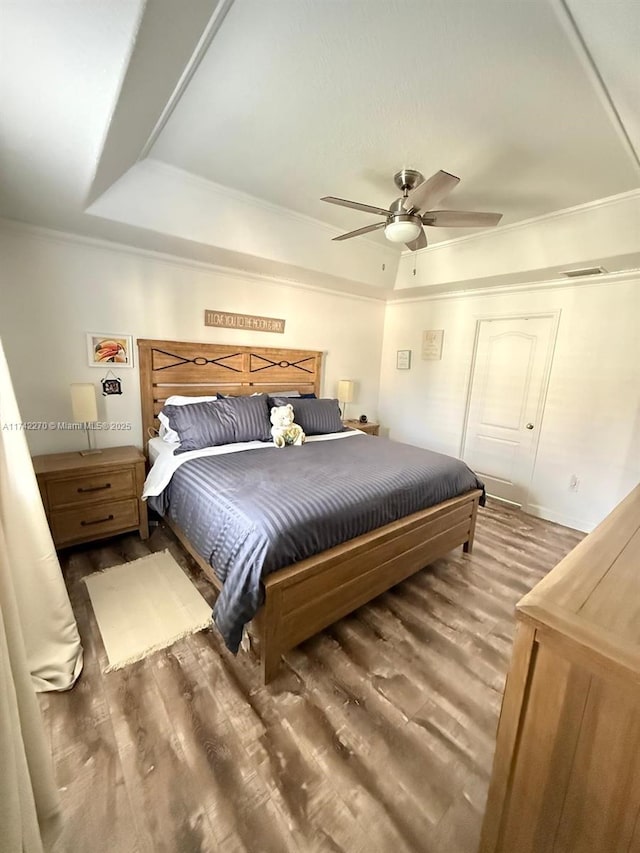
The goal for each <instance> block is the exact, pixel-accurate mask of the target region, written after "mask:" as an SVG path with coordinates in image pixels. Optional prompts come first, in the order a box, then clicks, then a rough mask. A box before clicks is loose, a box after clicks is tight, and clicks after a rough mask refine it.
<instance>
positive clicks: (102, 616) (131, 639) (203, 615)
mask: <svg viewBox="0 0 640 853" xmlns="http://www.w3.org/2000/svg"><path fill="white" fill-rule="evenodd" d="M84 582H85V583H86V585H87V589H88V590H89V597H90V598H91V604H92V605H93V612H94V613H95V617H96V621H97V623H98V627H99V628H100V633H101V634H102V640H103V642H104V647H105V649H106V652H107V657H108V658H109V665H108V667H107V668H106V669H105V672H111V670H114V669H122V667H124V666H127V665H128V664H130V663H135V661H138V660H142V658H144V657H146V656H147V655H149V654H151V653H152V652H156V651H159V650H160V649H166V648H167V646H170V645H171V644H172V643H175V642H176V640H180V639H182V638H183V637H187V636H189V635H190V634H195V633H196V632H197V631H201V630H202V629H203V628H208V627H209V626H210V625H211V607H210V605H208V604H207V602H206V601H205V600H204V598H203V597H202V596H201V595H200V593H199V592H198V590H197V589H196V588H195V587H194V586H193V584H192V583H191V581H190V580H189V578H188V577H187V576H186V575H185V573H184V572H183V571H182V569H181V568H180V566H179V565H178V564H177V563H176V561H175V560H174V559H173V557H172V556H171V554H170V553H169V552H168V551H160V552H158V553H157V554H149V556H147V557H142V558H141V559H139V560H134V561H133V562H131V563H123V564H122V565H121V566H111V567H110V568H108V569H104V570H103V571H101V572H94V573H93V574H92V575H87V577H86V578H84Z"/></svg>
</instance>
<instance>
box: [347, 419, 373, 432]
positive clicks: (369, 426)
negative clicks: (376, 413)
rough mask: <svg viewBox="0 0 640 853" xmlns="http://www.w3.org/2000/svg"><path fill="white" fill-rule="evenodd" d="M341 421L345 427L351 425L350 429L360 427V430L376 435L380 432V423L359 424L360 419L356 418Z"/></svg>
mask: <svg viewBox="0 0 640 853" xmlns="http://www.w3.org/2000/svg"><path fill="white" fill-rule="evenodd" d="M342 423H343V424H344V425H345V426H347V427H351V429H361V430H362V432H366V433H367V435H378V433H379V432H380V424H372V423H366V424H361V423H360V421H357V420H355V421H342Z"/></svg>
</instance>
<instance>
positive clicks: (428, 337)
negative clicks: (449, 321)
mask: <svg viewBox="0 0 640 853" xmlns="http://www.w3.org/2000/svg"><path fill="white" fill-rule="evenodd" d="M443 339H444V329H428V330H426V331H424V332H423V333H422V357H423V358H424V359H425V361H439V360H440V359H441V358H442V341H443Z"/></svg>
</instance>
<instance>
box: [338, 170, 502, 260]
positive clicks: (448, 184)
mask: <svg viewBox="0 0 640 853" xmlns="http://www.w3.org/2000/svg"><path fill="white" fill-rule="evenodd" d="M393 181H394V183H395V185H396V186H397V187H398V189H399V190H401V191H402V196H401V197H400V198H397V199H396V200H395V201H394V202H393V204H392V205H391V206H390V207H389V209H388V210H385V209H384V208H383V207H374V206H373V205H370V204H361V203H360V202H358V201H347V200H346V199H344V198H335V196H331V195H329V196H325V197H324V198H322V199H321V201H328V202H329V203H330V204H338V205H340V206H341V207H352V208H353V209H354V210H363V211H364V212H365V213H377V214H379V215H380V216H384V217H385V220H384V222H376V223H375V225H366V226H365V227H364V228H358V229H357V230H356V231H349V233H348V234H341V235H340V236H339V237H334V238H333V239H334V240H350V239H351V237H359V236H360V235H361V234H368V233H369V231H377V230H378V229H380V228H384V236H385V237H386V238H387V240H391V242H392V243H404V244H405V245H406V246H407V248H409V249H411V251H412V252H415V251H416V249H424V248H425V247H426V246H427V235H426V234H425V233H424V228H423V227H422V226H423V225H429V226H436V227H440V228H487V227H489V226H490V225H497V224H498V222H500V220H501V219H502V214H501V213H480V212H474V211H471V210H432V209H431V208H432V207H433V205H435V204H438V203H439V202H440V201H442V199H443V198H445V196H448V195H449V193H450V192H451V190H453V189H454V188H455V187H456V186H457V185H458V183H459V182H460V178H456V176H455V175H450V174H449V172H443V171H442V170H440V171H439V172H436V173H435V175H432V176H431V177H430V178H427V180H425V179H424V176H423V175H422V174H421V173H420V172H416V170H415V169H402V171H400V172H397V173H396V174H395V175H394V176H393ZM421 210H423V211H425V212H424V213H420V211H421Z"/></svg>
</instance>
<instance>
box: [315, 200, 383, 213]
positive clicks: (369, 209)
mask: <svg viewBox="0 0 640 853" xmlns="http://www.w3.org/2000/svg"><path fill="white" fill-rule="evenodd" d="M320 201H328V202H329V204H339V205H340V207H352V208H353V209H354V210H363V211H364V212H365V213H376V214H378V216H388V215H389V213H390V211H388V210H385V209H384V207H373V205H371V204H360V202H359V201H347V199H346V198H336V197H335V196H332V195H326V196H325V197H324V198H321V199H320Z"/></svg>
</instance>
